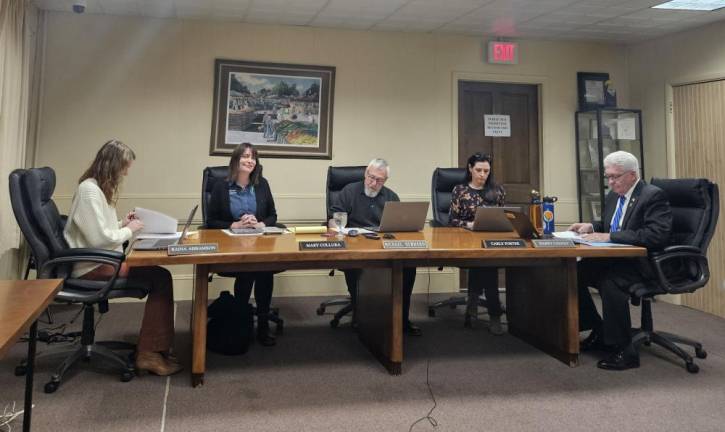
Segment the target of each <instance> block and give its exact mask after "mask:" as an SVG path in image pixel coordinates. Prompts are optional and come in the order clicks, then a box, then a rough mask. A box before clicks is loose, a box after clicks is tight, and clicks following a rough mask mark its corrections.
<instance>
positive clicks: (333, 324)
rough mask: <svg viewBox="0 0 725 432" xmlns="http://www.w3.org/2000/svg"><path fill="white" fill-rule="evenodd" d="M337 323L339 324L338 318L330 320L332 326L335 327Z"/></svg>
mask: <svg viewBox="0 0 725 432" xmlns="http://www.w3.org/2000/svg"><path fill="white" fill-rule="evenodd" d="M339 325H340V320H338V319H333V320H332V321H330V327H332V328H337V326H339Z"/></svg>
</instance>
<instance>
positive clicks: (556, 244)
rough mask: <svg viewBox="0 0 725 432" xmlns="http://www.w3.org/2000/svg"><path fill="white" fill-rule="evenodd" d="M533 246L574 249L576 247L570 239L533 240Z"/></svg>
mask: <svg viewBox="0 0 725 432" xmlns="http://www.w3.org/2000/svg"><path fill="white" fill-rule="evenodd" d="M531 244H532V245H533V246H534V247H535V248H573V247H576V245H575V244H574V242H573V241H571V240H570V239H545V240H531Z"/></svg>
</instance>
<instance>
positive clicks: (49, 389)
mask: <svg viewBox="0 0 725 432" xmlns="http://www.w3.org/2000/svg"><path fill="white" fill-rule="evenodd" d="M59 385H60V383H59V382H56V381H48V382H47V383H45V387H43V391H44V392H46V393H49V394H50V393H55V391H56V390H58V386H59Z"/></svg>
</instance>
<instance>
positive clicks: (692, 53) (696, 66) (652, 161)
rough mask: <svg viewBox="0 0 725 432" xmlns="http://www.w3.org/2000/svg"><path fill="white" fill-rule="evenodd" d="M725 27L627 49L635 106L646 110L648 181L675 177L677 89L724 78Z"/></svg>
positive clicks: (696, 31)
mask: <svg viewBox="0 0 725 432" xmlns="http://www.w3.org/2000/svg"><path fill="white" fill-rule="evenodd" d="M723 40H725V22H719V23H714V24H711V25H709V26H706V27H702V28H699V29H695V30H691V31H687V32H682V33H678V34H675V35H672V36H668V37H664V38H660V39H656V40H654V41H650V42H646V43H642V44H638V45H635V46H632V47H630V48H628V50H627V57H628V63H629V67H628V69H629V81H630V88H631V92H630V93H631V97H630V99H631V100H632V103H633V105H635V106H638V107H639V108H641V109H642V115H643V120H642V121H643V132H644V141H645V143H644V145H645V170H646V173H647V177H651V176H655V175H658V176H667V175H668V174H669V175H670V176H675V175H676V173H675V172H674V161H673V160H672V156H671V155H670V156H669V157H668V153H669V154H671V152H672V150H671V145H670V146H669V147H670V149H668V145H667V143H668V140H671V139H672V133H671V132H668V130H670V131H671V129H670V128H671V121H670V120H669V118H670V116H671V114H672V113H671V112H670V111H669V108H668V107H669V103H670V102H671V86H672V84H683V83H692V82H697V81H703V80H710V79H717V78H720V79H722V78H725V44H723V43H722V41H723Z"/></svg>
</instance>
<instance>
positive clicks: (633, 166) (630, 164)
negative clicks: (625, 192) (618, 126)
mask: <svg viewBox="0 0 725 432" xmlns="http://www.w3.org/2000/svg"><path fill="white" fill-rule="evenodd" d="M608 166H618V167H620V168H622V169H623V170H624V171H634V173H635V174H636V175H637V178H639V161H638V160H637V158H636V157H635V156H634V155H633V154H632V153H629V152H626V151H621V150H620V151H615V152H614V153H609V154H608V155H607V156H606V157H605V158H604V167H605V168H606V167H608Z"/></svg>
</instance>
